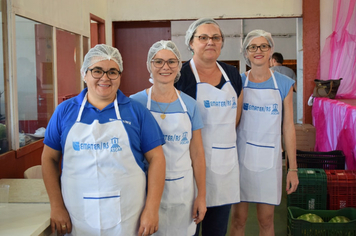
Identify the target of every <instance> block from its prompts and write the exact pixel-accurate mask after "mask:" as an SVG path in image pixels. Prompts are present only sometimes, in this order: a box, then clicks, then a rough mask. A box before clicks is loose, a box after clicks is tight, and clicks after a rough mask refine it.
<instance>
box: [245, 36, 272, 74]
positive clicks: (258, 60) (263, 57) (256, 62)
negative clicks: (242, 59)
mask: <svg viewBox="0 0 356 236" xmlns="http://www.w3.org/2000/svg"><path fill="white" fill-rule="evenodd" d="M261 44H268V41H267V39H265V38H264V37H257V38H254V39H252V40H251V42H250V43H249V46H250V45H256V46H261ZM246 56H247V58H248V59H249V60H250V62H251V67H253V66H263V65H267V66H268V67H269V63H270V61H269V60H270V57H271V49H269V50H268V51H266V52H263V51H261V48H260V47H259V48H257V51H256V52H250V51H248V50H246Z"/></svg>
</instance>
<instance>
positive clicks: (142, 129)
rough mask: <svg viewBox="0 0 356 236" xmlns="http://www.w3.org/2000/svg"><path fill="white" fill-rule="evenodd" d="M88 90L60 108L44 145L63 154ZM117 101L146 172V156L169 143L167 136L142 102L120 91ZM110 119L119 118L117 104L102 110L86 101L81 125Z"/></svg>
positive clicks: (131, 144) (136, 153)
mask: <svg viewBox="0 0 356 236" xmlns="http://www.w3.org/2000/svg"><path fill="white" fill-rule="evenodd" d="M87 91H88V90H87V89H84V90H83V91H82V92H81V93H80V94H79V95H78V96H76V97H73V98H71V99H68V100H66V101H64V102H62V103H61V104H59V105H58V107H57V108H56V110H55V111H54V113H53V115H52V117H51V119H50V121H49V123H48V126H47V129H46V133H45V138H44V141H43V142H44V144H46V145H47V146H49V147H50V148H52V149H55V150H57V151H61V152H62V154H63V152H64V145H65V142H66V139H67V135H68V132H69V130H70V129H71V128H72V126H73V124H74V123H75V122H76V119H77V117H78V113H79V109H80V106H81V104H82V101H83V99H84V96H85V94H86V93H87ZM117 101H118V106H119V112H120V116H121V119H122V121H123V125H124V128H125V130H126V132H127V135H128V137H129V141H130V147H131V151H132V153H133V154H134V156H135V159H136V162H137V164H138V165H139V166H140V167H141V168H142V170H144V171H145V158H144V153H146V152H148V151H150V150H152V149H154V148H155V147H157V146H159V145H163V144H164V143H165V141H164V137H163V133H162V131H161V129H160V128H159V126H158V124H157V122H156V120H155V118H154V117H153V116H152V114H151V113H150V112H149V111H148V110H147V109H146V108H145V107H143V106H142V105H141V104H140V103H138V102H136V101H133V100H132V99H130V98H128V97H126V96H125V95H124V94H123V93H122V92H121V91H120V90H118V92H117ZM110 119H116V113H115V107H114V103H110V104H109V105H108V106H107V107H105V108H104V109H103V110H99V109H97V108H96V107H94V106H93V105H91V104H90V103H89V102H86V104H85V107H84V110H83V113H82V117H81V120H80V122H82V123H85V124H91V123H93V121H94V120H98V121H99V123H101V124H104V123H107V122H110Z"/></svg>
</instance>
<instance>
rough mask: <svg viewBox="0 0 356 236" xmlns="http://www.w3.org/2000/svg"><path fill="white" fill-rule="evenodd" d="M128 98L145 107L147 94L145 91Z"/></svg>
mask: <svg viewBox="0 0 356 236" xmlns="http://www.w3.org/2000/svg"><path fill="white" fill-rule="evenodd" d="M130 98H131V99H133V100H135V101H137V102H139V103H141V105H142V106H144V107H146V106H147V93H146V89H144V90H142V91H140V92H137V93H135V94H132V95H130Z"/></svg>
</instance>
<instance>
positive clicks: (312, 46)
mask: <svg viewBox="0 0 356 236" xmlns="http://www.w3.org/2000/svg"><path fill="white" fill-rule="evenodd" d="M319 59H320V0H313V1H309V0H303V123H306V124H311V123H312V107H310V106H308V99H309V97H310V95H311V94H312V93H313V89H314V79H316V75H317V70H318V66H319Z"/></svg>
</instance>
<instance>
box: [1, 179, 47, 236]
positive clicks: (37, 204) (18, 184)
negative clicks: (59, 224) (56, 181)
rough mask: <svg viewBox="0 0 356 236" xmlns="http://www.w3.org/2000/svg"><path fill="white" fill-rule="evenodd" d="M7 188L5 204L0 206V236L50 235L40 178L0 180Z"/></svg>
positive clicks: (45, 202)
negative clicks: (7, 193)
mask: <svg viewBox="0 0 356 236" xmlns="http://www.w3.org/2000/svg"><path fill="white" fill-rule="evenodd" d="M1 184H8V185H10V189H9V203H7V204H0V236H10V235H11V236H39V235H40V236H47V235H51V228H50V214H51V209H50V204H49V198H48V195H47V191H46V188H45V185H44V182H43V180H42V179H0V185H1Z"/></svg>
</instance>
